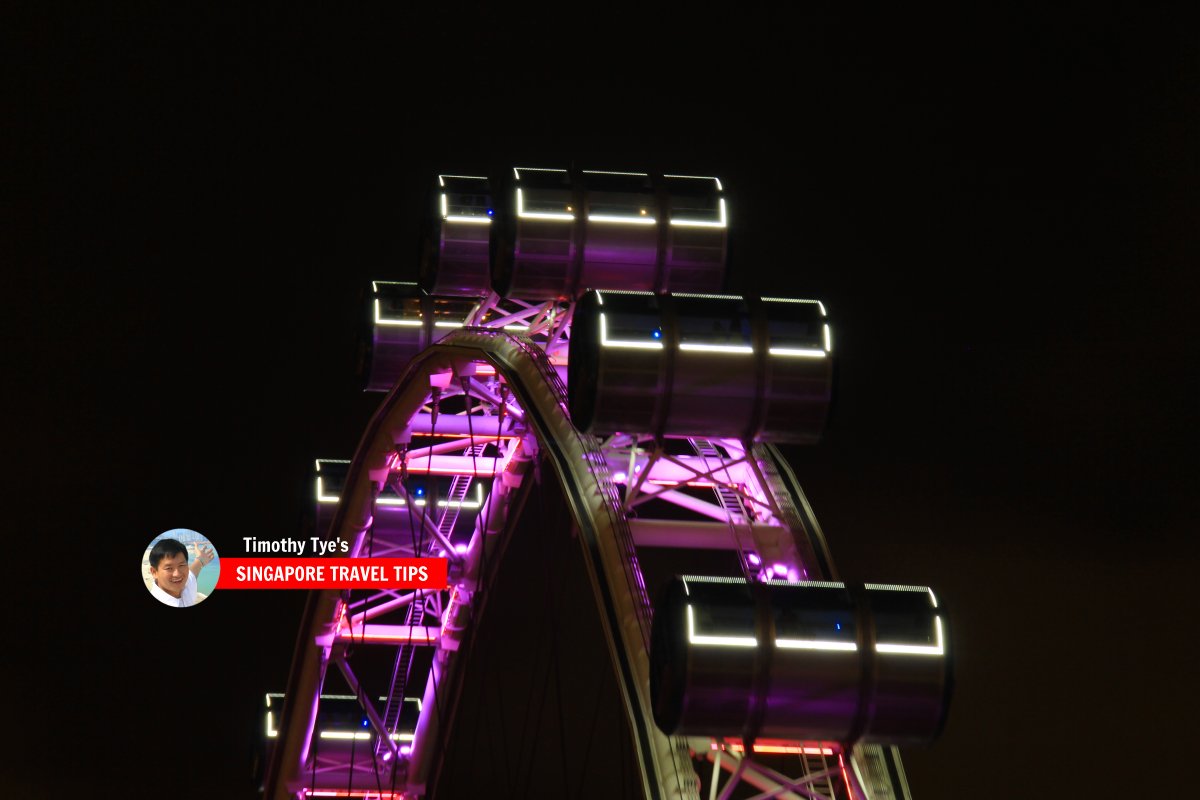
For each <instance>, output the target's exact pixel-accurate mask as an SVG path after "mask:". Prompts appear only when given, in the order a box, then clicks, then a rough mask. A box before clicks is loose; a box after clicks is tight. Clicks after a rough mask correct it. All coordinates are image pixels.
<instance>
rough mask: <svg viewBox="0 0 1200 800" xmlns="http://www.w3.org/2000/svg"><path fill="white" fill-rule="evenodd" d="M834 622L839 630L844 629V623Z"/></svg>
mask: <svg viewBox="0 0 1200 800" xmlns="http://www.w3.org/2000/svg"><path fill="white" fill-rule="evenodd" d="M833 624H834V627H836V628H837V629H838V630H839V631H840V630H841V629H842V623H840V622H835V623H833Z"/></svg>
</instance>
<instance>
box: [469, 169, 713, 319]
mask: <svg viewBox="0 0 1200 800" xmlns="http://www.w3.org/2000/svg"><path fill="white" fill-rule="evenodd" d="M504 184H505V185H504V186H503V188H502V189H500V190H499V191H497V193H496V198H495V199H496V207H495V219H496V223H495V225H493V226H492V227H493V230H492V244H491V267H492V282H493V286H494V288H495V290H496V292H497V293H498V294H500V295H502V296H505V297H509V296H512V297H520V298H524V299H529V300H550V299H564V300H565V299H573V298H575V297H578V296H579V295H580V294H582V293H583V291H584V290H585V289H588V288H597V289H624V290H640V291H655V292H664V291H685V292H711V291H719V290H720V288H721V286H722V284H723V283H724V280H725V261H726V251H727V240H728V228H729V225H728V214H727V210H726V203H725V197H724V191H723V187H722V185H721V181H720V180H719V179H717V178H712V177H699V176H690V175H651V174H649V173H644V172H606V171H600V170H565V169H541V168H537V169H535V168H527V167H517V168H514V169H513V170H512V174H511V175H506V176H505V177H504Z"/></svg>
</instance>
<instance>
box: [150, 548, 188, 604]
mask: <svg viewBox="0 0 1200 800" xmlns="http://www.w3.org/2000/svg"><path fill="white" fill-rule="evenodd" d="M150 575H151V577H153V578H154V582H155V583H156V584H158V588H160V589H162V590H163V591H164V592H166V593H167V594H169V595H171V596H172V597H179V596H180V595H182V594H183V587H185V586H187V577H188V564H187V555H186V554H184V553H176V554H175V555H172V556H164V557H163V560H162V561H159V562H158V567H151V568H150Z"/></svg>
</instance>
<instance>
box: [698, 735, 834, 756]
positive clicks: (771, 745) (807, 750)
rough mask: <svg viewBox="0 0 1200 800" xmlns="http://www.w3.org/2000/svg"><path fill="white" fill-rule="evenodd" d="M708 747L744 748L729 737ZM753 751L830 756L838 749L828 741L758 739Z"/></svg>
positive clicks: (723, 748) (739, 742)
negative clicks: (726, 740)
mask: <svg viewBox="0 0 1200 800" xmlns="http://www.w3.org/2000/svg"><path fill="white" fill-rule="evenodd" d="M710 747H711V748H712V749H713V750H732V751H734V752H735V753H740V752H742V751H744V750H745V749H746V747H745V745H744V744H743V743H742V741H741V740H740V739H731V740H729V741H728V742H727V743H724V744H721V743H718V742H713V743H712V744H711V745H710ZM754 752H756V753H790V754H792V755H806V756H831V755H833V754H834V753H836V752H838V751H837V750H835V749H834V747H831V746H830V743H828V742H790V741H787V740H784V739H760V740H758V741H757V742H755V743H754ZM838 757H839V758H840V757H841V754H840V753H838Z"/></svg>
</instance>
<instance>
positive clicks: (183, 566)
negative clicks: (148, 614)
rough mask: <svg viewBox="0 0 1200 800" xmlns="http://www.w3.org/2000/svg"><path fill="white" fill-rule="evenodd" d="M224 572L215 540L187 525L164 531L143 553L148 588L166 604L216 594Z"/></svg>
mask: <svg viewBox="0 0 1200 800" xmlns="http://www.w3.org/2000/svg"><path fill="white" fill-rule="evenodd" d="M220 575H221V560H220V559H219V558H217V551H216V548H214V547H213V546H212V542H210V541H209V540H208V539H207V538H205V536H204V535H203V534H200V533H197V532H196V531H193V530H189V529H187V528H174V529H172V530H169V531H167V532H166V533H160V534H159V535H158V536H155V537H154V540H153V541H151V542H150V544H149V546H147V547H146V552H145V553H143V554H142V577H143V578H144V579H145V581H146V588H147V589H149V590H150V594H151V595H153V596H154V599H155V600H158V601H159V602H160V603H163V604H164V605H168V606H180V607H183V606H194V605H196V604H197V603H199V602H200V601H201V600H203V599H204V598H206V597H208V596H209V595H210V594H212V590H213V587H215V586H216V585H217V578H218V577H220Z"/></svg>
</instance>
